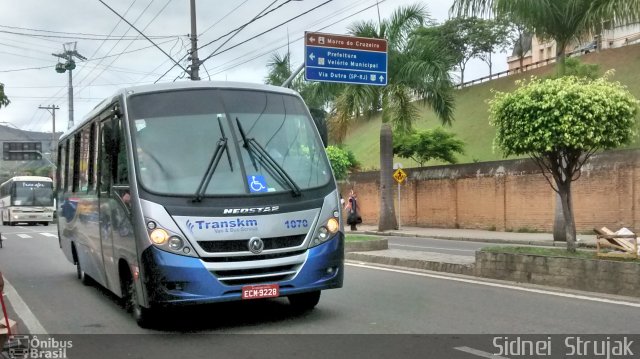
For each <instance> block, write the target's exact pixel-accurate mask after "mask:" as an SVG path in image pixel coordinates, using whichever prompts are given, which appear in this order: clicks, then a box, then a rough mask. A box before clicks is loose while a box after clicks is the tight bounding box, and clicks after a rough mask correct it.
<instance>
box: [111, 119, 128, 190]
mask: <svg viewBox="0 0 640 359" xmlns="http://www.w3.org/2000/svg"><path fill="white" fill-rule="evenodd" d="M114 130H115V131H114V134H115V139H114V149H115V151H116V153H115V154H114V160H116V163H115V165H114V178H113V180H114V183H115V184H119V185H127V184H129V168H128V166H127V162H128V161H127V158H128V156H127V146H126V142H125V138H126V137H125V135H124V126H123V123H122V120H121V119H117V120H116V121H115V126H114Z"/></svg>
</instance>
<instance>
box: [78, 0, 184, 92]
mask: <svg viewBox="0 0 640 359" xmlns="http://www.w3.org/2000/svg"><path fill="white" fill-rule="evenodd" d="M98 1H100V2H102V0H98ZM151 3H153V1H151ZM151 3H149V5H151ZM169 3H171V0H167V2H166V3H165V4H164V6H163V7H162V8H161V9H160V11H158V12H157V13H156V15H155V16H154V17H153V18H152V19H151V20H150V21H149V22H148V23H147V24H146V25H145V27H144V28H143V29H142V30H143V31H144V30H146V29H147V28H148V27H149V26H150V25H151V24H152V23H153V22H154V21H155V20H156V19H157V18H158V16H160V14H161V13H162V12H163V11H164V9H166V8H167V6H168V5H169ZM118 16H119V15H118ZM121 18H122V17H121ZM139 18H140V17H138V19H139ZM122 19H123V20H124V21H125V22H127V23H128V24H129V22H128V21H127V20H126V19H124V18H122ZM138 19H136V21H134V22H137V21H138ZM130 25H131V24H130ZM131 26H132V27H133V25H131ZM134 29H135V30H136V31H138V32H139V33H141V34H142V32H141V31H139V30H138V29H136V28H135V27H134ZM142 35H143V36H144V34H142ZM151 43H152V44H153V45H154V46H156V47H158V46H157V45H156V44H155V43H153V41H151ZM132 44H133V41H131V42H129V44H128V45H127V47H125V50H127V49H128V48H129V47H130V46H131V45H132ZM158 48H159V47H158ZM159 49H160V48H159ZM160 50H161V51H162V52H163V53H165V54H166V55H167V57H168V58H169V59H171V60H172V61H175V60H173V57H171V55H169V54H167V53H166V52H164V50H162V49H160ZM119 58H120V56H117V57H116V58H115V59H113V61H111V63H110V64H109V65H107V67H109V66H111V65H113V64H114V63H115V62H116V61H117V60H118V59H119ZM183 69H184V68H183ZM104 71H106V69H105V70H103V71H102V72H101V73H100V74H98V76H96V77H95V78H94V79H93V80H92V81H91V82H89V85H91V84H92V83H93V82H94V81H95V80H97V79H98V77H100V75H102V74H103V73H104ZM185 71H186V70H185ZM86 88H87V86H86V85H85V86H84V87H83V88H81V89H80V90H79V91H78V93H80V92H82V91H83V90H85V89H86Z"/></svg>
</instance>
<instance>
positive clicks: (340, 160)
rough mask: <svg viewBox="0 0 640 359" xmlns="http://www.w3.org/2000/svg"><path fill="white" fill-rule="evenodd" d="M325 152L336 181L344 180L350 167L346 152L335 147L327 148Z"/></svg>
mask: <svg viewBox="0 0 640 359" xmlns="http://www.w3.org/2000/svg"><path fill="white" fill-rule="evenodd" d="M326 151H327V157H329V162H330V163H331V169H333V175H334V176H335V177H336V180H343V179H346V178H347V175H348V174H349V169H350V168H351V167H352V163H351V159H350V158H349V154H348V151H346V150H344V149H342V148H340V147H337V146H328V147H327V149H326Z"/></svg>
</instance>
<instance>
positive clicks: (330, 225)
mask: <svg viewBox="0 0 640 359" xmlns="http://www.w3.org/2000/svg"><path fill="white" fill-rule="evenodd" d="M339 229H340V223H339V222H338V219H337V218H335V217H334V218H329V220H328V221H327V230H328V231H329V232H330V233H331V234H334V233H336V232H338V230H339Z"/></svg>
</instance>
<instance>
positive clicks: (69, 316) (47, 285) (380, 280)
mask: <svg viewBox="0 0 640 359" xmlns="http://www.w3.org/2000/svg"><path fill="white" fill-rule="evenodd" d="M0 232H1V233H2V235H3V236H4V237H5V238H6V240H5V246H4V248H2V249H0V270H1V271H2V272H3V273H4V275H5V278H6V279H7V280H8V281H9V282H10V283H11V284H12V286H13V287H14V288H15V289H16V291H17V293H18V294H19V296H20V297H21V298H22V299H23V300H24V302H25V303H26V305H27V306H28V308H29V309H30V311H31V312H32V313H33V315H34V316H35V318H37V320H38V321H39V322H40V323H41V325H42V326H43V327H44V329H45V330H46V332H47V333H49V334H55V335H63V334H149V333H156V334H163V333H164V334H172V335H170V336H166V335H159V336H133V337H131V336H115V337H109V338H111V339H110V341H111V342H113V340H115V341H116V342H122V343H124V342H128V341H132V340H133V343H132V344H131V345H130V346H127V345H124V344H123V345H124V346H123V347H122V348H136V347H137V344H140V343H145V344H146V347H153V348H155V349H157V350H160V349H159V348H165V349H163V350H164V351H160V352H159V353H158V355H159V356H156V357H171V356H163V355H162V354H163V353H164V354H167V353H173V354H172V355H173V357H178V356H179V357H183V354H184V355H185V356H191V357H199V356H198V355H197V353H196V352H193V351H194V350H196V351H198V353H199V352H200V351H202V352H203V353H204V352H207V350H211V343H212V342H216V340H217V339H215V338H218V337H217V336H213V337H212V336H209V335H205V336H203V335H196V336H189V337H184V336H180V338H183V339H184V341H183V342H181V343H182V344H178V343H176V342H174V341H173V339H168V338H174V337H175V336H174V335H173V334H176V333H197V334H390V333H393V334H440V335H439V336H438V337H436V339H437V338H440V339H441V340H444V341H446V340H455V338H458V339H459V336H457V335H443V334H447V333H448V334H491V333H496V334H498V333H499V334H504V333H509V334H510V335H514V334H517V333H523V334H524V333H530V334H549V333H558V334H567V333H607V334H614V333H620V334H628V333H637V332H638V331H639V330H638V328H639V327H638V324H637V323H638V322H640V311H639V310H638V307H633V306H629V305H624V304H621V303H603V302H598V301H592V300H589V299H584V298H582V299H581V298H576V297H562V296H557V295H553V293H546V292H540V293H532V292H526V291H522V290H519V289H518V288H517V287H515V288H501V287H495V286H491V285H487V284H486V283H484V282H476V281H469V282H464V281H459V280H456V278H455V277H452V278H448V277H447V276H442V277H441V276H440V275H437V276H430V275H428V274H424V273H415V272H409V271H399V272H398V271H390V270H388V269H383V268H382V269H381V268H375V267H368V266H359V265H353V264H350V265H347V266H346V270H345V287H344V288H342V289H337V290H330V291H326V292H324V293H323V294H322V298H321V300H320V304H319V305H318V307H317V308H316V309H315V310H314V311H312V312H307V313H296V312H294V311H292V310H291V308H290V307H289V305H288V303H287V301H286V300H284V299H281V298H279V299H274V300H266V301H252V302H243V303H225V304H218V305H210V306H206V307H195V308H189V309H182V310H173V311H167V312H165V313H163V314H162V320H161V323H160V325H159V327H158V328H156V329H154V330H145V329H141V328H139V327H138V326H137V325H136V324H135V323H134V321H133V320H132V319H131V318H130V316H129V315H128V314H127V313H126V312H125V310H124V309H123V308H122V307H121V306H120V304H119V303H118V301H117V299H116V298H115V297H113V296H112V295H110V294H108V293H107V292H106V290H104V289H102V288H99V287H97V286H90V287H85V286H83V285H82V284H81V283H80V282H79V281H78V280H77V279H76V276H75V268H74V266H73V265H72V264H71V263H69V262H68V261H67V260H66V258H65V257H64V256H63V254H62V252H61V251H60V249H59V247H58V240H57V238H56V236H55V227H42V226H38V227H12V228H9V227H0ZM420 241H422V240H420ZM393 242H395V241H393ZM393 242H392V243H393ZM403 243H405V242H403ZM403 243H401V244H403ZM438 243H439V242H438ZM468 244H469V243H464V245H468ZM404 245H412V244H404ZM452 245H454V244H452ZM455 245H456V246H457V245H458V244H455ZM479 245H482V244H479ZM438 246H439V245H434V246H433V247H438ZM465 248H467V247H465V246H463V247H458V248H457V250H462V249H465ZM447 250H451V249H447ZM465 250H466V249H465ZM73 338H75V339H74V340H78V341H79V342H80V344H79V345H76V350H80V349H81V348H84V350H85V352H84V353H85V354H86V353H88V352H92V353H93V352H95V353H96V354H99V353H107V352H109V353H111V356H110V357H112V358H113V357H116V358H117V357H121V356H122V357H124V356H125V354H126V355H127V356H130V355H131V353H134V352H135V351H134V352H132V351H129V352H126V353H124V352H123V353H119V354H117V355H115V354H113V352H110V350H116V349H117V350H125V349H122V348H121V347H120V346H113V345H109V344H108V343H107V342H108V341H107V340H106V339H105V337H103V336H95V337H86V336H84V337H73ZM132 338H136V339H135V340H134V339H132ZM187 338H188V339H187ZM242 338H243V336H240V337H236V336H232V337H231V338H230V339H228V340H225V341H224V343H220V348H227V350H226V351H223V352H224V353H226V354H227V355H234V356H237V354H238V352H237V351H238V346H237V345H235V346H234V345H231V344H229V343H236V344H239V343H241V342H246V341H247V340H246V339H242ZM244 338H246V337H244ZM250 338H252V339H251V342H252V343H254V344H252V345H251V348H252V349H251V350H250V351H249V352H243V353H245V354H246V353H250V354H251V355H249V354H247V355H248V356H253V357H257V356H259V352H260V350H259V349H260V348H261V345H263V348H264V350H266V351H267V352H269V351H270V350H271V353H272V354H273V353H275V351H274V350H283V349H284V348H288V347H287V345H289V344H292V343H296V344H301V343H307V344H308V347H307V348H313V347H314V345H318V342H320V343H324V348H325V349H327V343H332V345H330V348H331V349H332V350H337V348H344V349H345V350H347V349H348V348H351V347H352V346H350V345H347V344H348V343H360V344H358V345H362V347H363V348H368V349H367V350H373V349H371V348H379V350H377V351H374V354H376V355H375V357H380V356H378V355H381V354H383V353H386V350H389V348H390V347H393V346H394V345H398V346H402V347H403V348H405V349H404V350H407V349H406V345H408V344H410V343H408V342H411V341H412V340H413V339H412V338H414V339H415V338H416V337H415V336H384V335H382V336H374V337H370V336H364V337H363V336H346V337H345V336H341V335H340V336H319V337H317V336H310V337H304V338H301V337H297V338H298V339H296V340H293V341H292V340H291V339H290V338H291V337H290V336H251V337H250ZM266 338H270V340H271V344H269V341H268V340H266ZM287 338H289V339H287ZM375 338H378V339H375ZM426 338H428V340H427V339H423V340H421V341H418V342H416V343H414V344H413V345H414V347H413V348H414V349H415V350H416V351H414V352H412V353H422V352H421V351H420V350H422V349H420V345H424V341H425V340H426V341H427V342H429V341H430V340H434V337H426ZM473 338H475V339H474V340H484V341H485V342H486V343H490V342H491V341H490V340H489V339H486V340H485V339H482V338H484V337H481V338H478V337H473ZM274 341H275V342H278V343H280V344H281V345H280V346H275V347H274V346H273V342H274ZM388 341H390V342H388ZM403 341H405V342H403ZM407 341H408V342H407ZM400 342H402V344H400ZM83 343H84V344H83ZM168 343H173V346H172V345H169V344H168ZM261 343H262V344H261ZM383 343H387V345H386V346H385V345H382V344H383ZM420 343H422V344H420ZM456 343H457V344H455V343H454V344H455V345H457V346H458V347H460V346H461V345H462V344H460V342H459V341H458V342H456ZM486 343H485V344H486ZM89 344H91V345H89ZM454 344H451V345H449V343H448V342H447V345H445V347H446V348H445V347H440V346H435V347H433V346H432V347H431V350H443V352H442V353H440V354H439V355H436V356H424V355H422V356H420V357H447V358H454V357H456V358H457V357H461V358H474V357H475V358H477V357H478V356H477V355H474V354H469V353H468V352H464V351H461V350H457V349H454V346H455V345H454ZM478 345H479V346H481V345H482V344H478ZM462 346H464V345H462ZM245 347H246V345H245ZM181 348H182V349H181ZM207 348H209V349H207ZM240 348H242V345H241V346H240ZM476 348H477V347H476ZM127 350H128V349H127ZM131 350H134V349H131ZM217 350H218V349H216V352H217V353H220V352H218V351H217ZM253 350H255V352H254V351H253ZM291 350H293V349H291ZM425 350H426V349H425ZM125 351H126V350H125ZM127 353H128V354H127ZM189 353H191V354H189ZM279 353H280V354H281V355H282V356H289V355H293V353H294V352H291V353H288V354H289V355H288V354H287V352H284V353H283V352H279ZM345 353H351V352H349V351H348V350H347V351H342V352H341V354H345ZM359 353H364V352H359ZM396 353H398V352H397V351H396ZM432 353H433V352H432ZM316 354H317V353H316ZM323 354H327V353H326V352H323ZM408 354H410V353H408ZM454 354H455V355H454ZM305 356H309V357H316V355H315V354H313V353H311V354H309V355H305ZM355 356H356V357H360V355H355ZM389 356H390V355H389ZM78 357H84V355H81V356H78ZM105 357H106V354H105ZM139 357H147V356H146V355H143V356H139ZM206 357H214V356H206ZM215 357H220V356H218V355H215ZM222 357H227V356H226V355H223V356H222ZM269 357H272V355H269ZM318 357H320V356H318ZM322 357H326V356H325V355H323V356H322ZM340 357H342V355H341V356H340ZM350 357H351V358H353V357H354V355H351V356H350Z"/></svg>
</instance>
